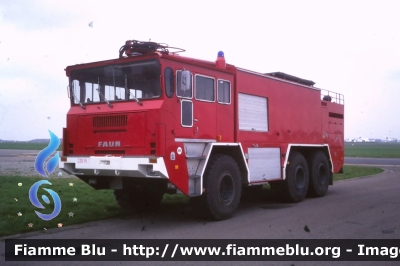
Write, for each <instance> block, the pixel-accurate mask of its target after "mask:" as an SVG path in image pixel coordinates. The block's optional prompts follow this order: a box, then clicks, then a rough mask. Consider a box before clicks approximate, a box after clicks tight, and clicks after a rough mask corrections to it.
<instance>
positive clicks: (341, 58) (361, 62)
mask: <svg viewBox="0 0 400 266" xmlns="http://www.w3.org/2000/svg"><path fill="white" fill-rule="evenodd" d="M399 11H400V1H396V0H393V1H382V0H379V1H365V0H364V1H344V0H343V1H341V0H336V1H276V0H273V1H252V0H246V1H240V2H239V1H218V0H213V1H209V0H202V1H173V0H171V1H159V0H153V1H134V0H131V1H128V0H127V1H117V0H113V1H85V0H79V1H75V0H68V1H50V0H49V1H46V0H36V1H32V0H29V1H28V0H27V1H16V0H1V1H0V139H6V140H11V139H12V140H30V139H35V138H49V134H48V130H51V131H53V132H54V133H55V134H56V135H57V136H59V137H60V138H61V137H62V128H63V127H65V124H66V122H65V120H66V113H67V111H68V109H69V99H68V95H67V85H68V80H67V77H66V75H65V71H64V69H65V67H67V66H68V65H73V64H78V63H87V62H92V61H100V60H106V59H111V58H116V57H118V50H119V48H120V47H121V46H122V45H123V44H124V43H125V41H126V40H131V39H135V40H141V41H147V40H149V39H151V41H154V42H162V43H167V44H169V45H170V46H174V47H180V48H183V49H186V52H185V53H184V55H185V56H190V57H195V58H199V59H204V60H210V61H214V60H215V59H216V56H217V52H218V51H219V50H222V51H224V53H225V58H226V60H227V62H228V63H230V64H233V65H235V66H237V67H241V68H246V69H249V70H253V71H257V72H261V73H267V72H276V71H281V72H285V73H288V74H291V75H295V76H299V77H301V78H305V79H310V80H313V81H314V82H316V85H315V86H316V87H318V88H322V89H327V90H331V91H335V92H338V93H342V94H344V99H345V138H355V137H358V136H362V137H369V138H385V137H386V136H390V137H395V138H400V117H399V113H400V13H399ZM90 23H92V24H91V26H90V25H89V24H90Z"/></svg>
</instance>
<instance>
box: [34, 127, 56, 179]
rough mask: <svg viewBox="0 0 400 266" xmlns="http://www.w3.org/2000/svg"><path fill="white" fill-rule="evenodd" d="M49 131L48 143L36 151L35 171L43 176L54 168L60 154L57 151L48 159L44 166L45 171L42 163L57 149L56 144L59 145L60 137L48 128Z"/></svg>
mask: <svg viewBox="0 0 400 266" xmlns="http://www.w3.org/2000/svg"><path fill="white" fill-rule="evenodd" d="M49 133H50V143H49V145H48V146H47V147H46V148H44V149H43V150H41V151H40V152H39V153H38V155H37V156H36V160H35V170H36V172H37V173H38V174H40V175H42V176H44V177H47V176H48V175H49V174H51V173H52V172H53V171H54V169H56V167H57V165H58V161H59V157H60V155H59V154H58V152H57V153H56V154H55V155H54V156H53V157H52V158H50V159H49V160H48V162H47V167H46V170H47V172H46V170H45V165H44V164H45V162H46V159H47V158H49V156H50V155H51V154H52V153H54V152H55V151H56V150H57V148H58V146H60V139H59V138H58V137H57V136H56V135H55V134H54V133H53V132H51V131H50V130H49Z"/></svg>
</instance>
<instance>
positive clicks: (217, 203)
mask: <svg viewBox="0 0 400 266" xmlns="http://www.w3.org/2000/svg"><path fill="white" fill-rule="evenodd" d="M203 182H204V188H205V192H204V193H203V195H202V196H201V197H199V198H197V199H196V200H194V202H196V203H197V204H196V205H197V206H196V207H197V208H200V209H202V210H204V211H205V212H206V214H207V216H209V217H210V218H212V219H214V220H224V219H228V218H230V217H232V215H233V214H234V213H235V211H236V209H237V207H238V205H239V202H240V196H241V191H242V186H241V179H240V170H239V167H238V165H237V163H236V162H235V160H234V159H233V158H232V157H230V156H228V155H224V154H217V155H213V156H212V157H211V158H210V162H209V165H208V167H207V169H206V172H205V174H204V179H203Z"/></svg>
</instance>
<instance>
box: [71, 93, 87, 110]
mask: <svg viewBox="0 0 400 266" xmlns="http://www.w3.org/2000/svg"><path fill="white" fill-rule="evenodd" d="M72 96H74V99H75V101H76V102H78V104H79V105H80V106H81V107H82V109H86V106H84V105H83V104H82V103H81V102H80V101H79V99H78V97H76V96H75V93H73V92H72Z"/></svg>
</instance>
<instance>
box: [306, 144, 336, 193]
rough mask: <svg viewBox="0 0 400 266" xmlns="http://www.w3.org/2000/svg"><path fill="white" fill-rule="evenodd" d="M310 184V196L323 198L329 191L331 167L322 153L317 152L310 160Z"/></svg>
mask: <svg viewBox="0 0 400 266" xmlns="http://www.w3.org/2000/svg"><path fill="white" fill-rule="evenodd" d="M309 164H310V184H309V188H308V195H309V196H312V197H323V196H325V194H326V192H327V191H328V187H329V179H330V175H331V173H330V167H329V162H328V159H327V157H326V155H325V154H324V153H323V152H322V151H317V152H315V153H314V154H313V155H312V156H311V158H310V162H309Z"/></svg>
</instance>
